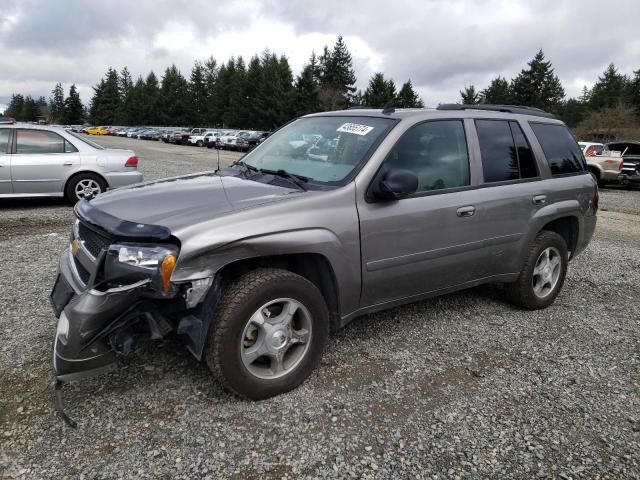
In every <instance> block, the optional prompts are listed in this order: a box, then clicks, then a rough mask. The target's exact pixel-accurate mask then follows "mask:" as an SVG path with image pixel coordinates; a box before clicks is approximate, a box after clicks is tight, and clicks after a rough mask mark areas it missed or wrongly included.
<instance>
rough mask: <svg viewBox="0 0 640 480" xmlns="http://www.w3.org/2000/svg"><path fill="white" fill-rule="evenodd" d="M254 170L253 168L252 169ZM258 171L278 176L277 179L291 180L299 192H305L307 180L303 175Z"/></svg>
mask: <svg viewBox="0 0 640 480" xmlns="http://www.w3.org/2000/svg"><path fill="white" fill-rule="evenodd" d="M253 168H255V167H253ZM258 171H259V172H260V173H268V174H271V175H278V176H279V177H283V178H286V179H288V180H291V182H292V183H294V184H295V185H296V187H298V188H299V189H300V190H302V191H305V192H306V191H307V187H306V186H305V183H308V182H309V178H308V177H305V176H304V175H296V174H295V173H291V172H287V171H286V170H282V169H279V170H268V169H265V168H260V169H258Z"/></svg>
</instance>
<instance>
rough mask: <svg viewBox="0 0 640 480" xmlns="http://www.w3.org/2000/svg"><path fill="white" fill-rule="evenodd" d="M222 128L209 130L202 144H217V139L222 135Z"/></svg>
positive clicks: (206, 145)
mask: <svg viewBox="0 0 640 480" xmlns="http://www.w3.org/2000/svg"><path fill="white" fill-rule="evenodd" d="M222 132H223V131H222V130H214V131H212V132H209V133H210V134H207V135H205V136H204V145H205V147H207V148H214V147H216V148H217V146H218V139H219V138H220V136H221V135H222Z"/></svg>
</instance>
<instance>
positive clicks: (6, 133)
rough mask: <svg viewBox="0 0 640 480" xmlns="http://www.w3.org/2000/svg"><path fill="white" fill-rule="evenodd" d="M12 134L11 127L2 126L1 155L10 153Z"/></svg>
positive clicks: (0, 137) (0, 129)
mask: <svg viewBox="0 0 640 480" xmlns="http://www.w3.org/2000/svg"><path fill="white" fill-rule="evenodd" d="M10 136H11V129H10V128H0V155H4V154H6V153H9V137H10Z"/></svg>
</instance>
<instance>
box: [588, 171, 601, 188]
mask: <svg viewBox="0 0 640 480" xmlns="http://www.w3.org/2000/svg"><path fill="white" fill-rule="evenodd" d="M589 173H590V174H591V176H592V177H593V179H594V180H595V181H596V183H597V184H598V187H599V188H602V187H604V182H603V181H602V180H601V178H600V172H599V171H598V169H596V168H589Z"/></svg>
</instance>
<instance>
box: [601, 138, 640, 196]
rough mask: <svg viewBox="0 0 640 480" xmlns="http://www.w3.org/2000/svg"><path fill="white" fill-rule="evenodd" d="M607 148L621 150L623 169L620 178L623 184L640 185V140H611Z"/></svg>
mask: <svg viewBox="0 0 640 480" xmlns="http://www.w3.org/2000/svg"><path fill="white" fill-rule="evenodd" d="M605 149H606V150H608V151H610V152H613V151H616V152H620V155H621V156H622V169H621V170H620V175H619V176H618V180H619V181H620V183H622V184H623V185H630V186H635V187H640V142H623V141H620V142H610V143H607V144H606V145H605Z"/></svg>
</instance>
